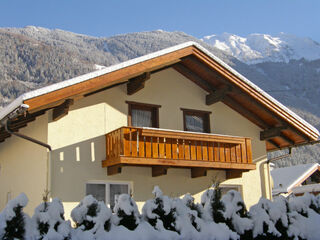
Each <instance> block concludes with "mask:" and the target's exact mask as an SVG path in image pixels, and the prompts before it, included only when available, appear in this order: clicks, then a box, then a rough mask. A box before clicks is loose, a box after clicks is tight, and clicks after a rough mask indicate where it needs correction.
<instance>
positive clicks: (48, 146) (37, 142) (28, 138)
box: [4, 120, 51, 152]
mask: <svg viewBox="0 0 320 240" xmlns="http://www.w3.org/2000/svg"><path fill="white" fill-rule="evenodd" d="M5 122H6V123H5V125H4V127H5V130H6V131H7V132H8V133H10V134H12V135H14V136H17V137H20V138H22V139H25V140H27V141H30V142H33V143H35V144H38V145H40V146H43V147H45V148H47V149H48V150H49V152H51V146H50V145H48V144H46V143H44V142H41V141H39V140H37V139H34V138H32V137H29V136H26V135H24V134H22V133H17V132H12V131H11V130H10V129H9V127H8V123H9V122H10V121H9V120H6V121H5Z"/></svg>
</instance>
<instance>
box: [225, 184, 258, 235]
mask: <svg viewBox="0 0 320 240" xmlns="http://www.w3.org/2000/svg"><path fill="white" fill-rule="evenodd" d="M221 202H222V204H223V206H224V211H223V217H224V219H225V223H226V224H227V226H228V227H229V228H230V229H231V230H232V231H235V232H237V233H238V234H239V235H240V236H241V239H251V238H252V228H253V222H252V220H251V219H249V215H248V212H247V208H246V206H245V204H244V202H243V200H242V197H241V194H240V193H239V192H237V191H234V190H230V191H229V192H227V193H226V194H225V195H224V196H223V197H222V199H221Z"/></svg>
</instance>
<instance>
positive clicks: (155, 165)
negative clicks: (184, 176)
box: [102, 127, 255, 178]
mask: <svg viewBox="0 0 320 240" xmlns="http://www.w3.org/2000/svg"><path fill="white" fill-rule="evenodd" d="M128 165H129V166H150V167H152V176H160V175H164V174H166V172H167V169H168V168H171V167H181V168H190V169H191V177H200V176H205V175H206V172H207V170H208V169H225V170H227V178H232V177H240V176H241V174H242V172H243V171H248V170H252V169H255V164H253V163H252V149H251V139H250V138H246V137H234V136H225V135H216V134H203V133H193V132H183V131H172V130H162V129H155V128H137V127H121V128H119V129H117V130H115V131H112V132H110V133H108V134H106V159H105V160H104V161H102V166H103V167H107V168H108V175H112V174H116V173H120V172H121V167H122V166H128Z"/></svg>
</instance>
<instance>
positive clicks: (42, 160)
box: [0, 114, 48, 214]
mask: <svg viewBox="0 0 320 240" xmlns="http://www.w3.org/2000/svg"><path fill="white" fill-rule="evenodd" d="M47 122H48V117H47V114H45V115H42V116H40V117H38V118H37V120H36V121H33V122H30V123H28V126H27V127H25V128H22V129H20V131H19V132H20V133H22V134H25V135H27V136H30V137H33V138H35V139H38V140H40V141H43V142H47V126H48V125H47ZM46 173H47V149H46V148H44V147H42V146H39V145H36V144H35V143H32V142H29V141H26V140H24V139H21V138H18V137H16V136H11V137H10V138H7V139H6V140H5V142H3V143H1V144H0V210H1V209H3V207H5V205H6V203H7V200H8V198H11V199H13V198H15V197H17V196H18V195H19V194H20V193H21V192H24V193H26V194H27V196H28V198H29V203H28V206H27V207H26V209H25V210H26V212H27V213H29V214H33V210H34V208H35V207H36V206H37V205H38V204H39V203H40V202H41V201H42V195H43V193H44V191H45V189H46V182H47V181H46V176H47V175H46Z"/></svg>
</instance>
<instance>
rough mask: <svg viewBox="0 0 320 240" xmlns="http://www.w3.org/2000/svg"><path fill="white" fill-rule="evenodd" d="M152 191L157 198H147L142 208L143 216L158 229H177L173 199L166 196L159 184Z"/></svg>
mask: <svg viewBox="0 0 320 240" xmlns="http://www.w3.org/2000/svg"><path fill="white" fill-rule="evenodd" d="M152 193H153V194H154V196H155V198H154V199H151V200H147V201H146V203H145V204H144V206H143V208H142V215H143V218H144V219H145V220H146V221H148V222H149V223H150V224H151V225H152V226H153V227H155V228H156V229H162V228H164V229H166V230H170V231H176V228H175V220H176V213H175V211H176V210H175V208H174V207H173V205H172V199H170V198H169V197H168V196H164V195H163V193H162V191H161V190H160V188H159V187H158V186H155V187H154V189H153V191H152Z"/></svg>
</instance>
